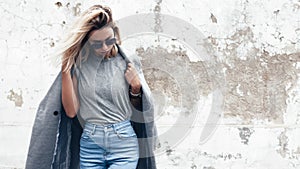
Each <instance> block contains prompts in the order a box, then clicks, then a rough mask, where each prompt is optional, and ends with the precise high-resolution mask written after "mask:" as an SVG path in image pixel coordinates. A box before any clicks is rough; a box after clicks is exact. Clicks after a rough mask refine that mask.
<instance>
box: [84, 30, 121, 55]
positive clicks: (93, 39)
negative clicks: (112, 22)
mask: <svg viewBox="0 0 300 169" xmlns="http://www.w3.org/2000/svg"><path fill="white" fill-rule="evenodd" d="M89 43H90V45H91V47H92V48H93V49H94V50H95V53H96V55H98V56H105V55H106V54H107V53H109V52H110V50H111V49H112V47H113V45H114V44H115V43H116V39H115V37H114V32H113V29H112V28H111V27H104V28H102V29H98V30H94V31H92V32H91V35H90V38H89Z"/></svg>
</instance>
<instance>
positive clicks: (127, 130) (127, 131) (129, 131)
mask: <svg viewBox="0 0 300 169" xmlns="http://www.w3.org/2000/svg"><path fill="white" fill-rule="evenodd" d="M115 133H116V134H117V136H118V137H119V138H121V139H126V138H136V134H135V132H134V130H133V128H132V126H131V125H128V126H124V127H121V128H118V129H115Z"/></svg>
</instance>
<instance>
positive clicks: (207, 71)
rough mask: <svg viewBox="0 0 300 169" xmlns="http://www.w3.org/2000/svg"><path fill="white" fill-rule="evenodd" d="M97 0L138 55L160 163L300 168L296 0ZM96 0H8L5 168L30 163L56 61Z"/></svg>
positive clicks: (1, 85) (2, 28) (2, 11)
mask: <svg viewBox="0 0 300 169" xmlns="http://www.w3.org/2000/svg"><path fill="white" fill-rule="evenodd" d="M97 3H99V4H104V5H108V6H110V7H111V8H112V10H113V12H114V13H113V14H114V17H115V20H118V21H119V22H120V26H121V33H122V31H123V38H124V41H123V46H124V47H125V48H127V49H129V50H131V51H132V52H136V53H137V54H138V55H139V56H140V57H141V59H142V63H143V65H144V71H145V72H144V73H145V75H146V78H147V80H148V82H149V84H150V87H151V89H152V91H153V93H154V96H155V98H156V102H157V109H156V110H157V111H156V113H157V114H156V115H157V116H156V117H157V118H156V121H157V126H158V132H159V134H160V137H161V139H160V144H159V147H158V154H157V157H158V158H157V163H158V168H159V169H162V168H166V169H167V168H168V169H176V168H178V169H179V168H182V169H187V168H192V169H196V168H200V169H224V168H231V169H241V168H247V169H267V168H268V169H298V168H300V109H299V107H300V94H299V92H300V80H299V74H300V71H299V68H300V1H299V0H272V1H271V0H197V1H195V0H194V1H192V0H147V1H137V0H127V1H121V0H99V1H97ZM93 4H95V1H93V0H89V1H87V0H81V1H68V0H63V1H50V0H48V1H37V0H19V1H5V0H0V23H1V24H0V51H1V52H0V67H1V69H0V136H1V137H0V138H1V139H0V168H1V169H2V168H5V169H6V168H24V163H25V160H26V153H27V149H28V144H29V140H30V134H31V127H32V125H33V120H34V117H35V111H36V109H37V106H38V104H39V102H40V101H41V99H42V98H43V96H44V95H45V94H46V92H47V90H48V88H49V87H50V85H51V82H52V81H53V80H54V78H55V76H56V74H57V72H58V71H59V66H57V65H54V64H52V62H51V61H49V60H53V59H49V58H51V56H53V53H54V52H55V47H56V46H57V44H58V42H59V41H60V39H61V35H62V34H63V31H64V30H65V28H66V27H67V25H68V24H69V23H71V22H72V20H73V19H74V18H75V16H77V15H78V14H79V13H80V12H81V11H83V10H85V9H87V8H88V7H89V6H91V5H93ZM142 14H147V15H142ZM145 16H150V17H145ZM126 17H127V18H126ZM136 17H137V19H141V18H142V21H141V22H139V23H138V24H131V22H129V21H132V19H134V18H136ZM143 17H144V18H145V19H143ZM174 18H175V20H172V19H174ZM149 23H150V24H149ZM142 27H145V29H140V28H142ZM181 28H183V29H181ZM145 30H147V31H145ZM130 31H133V32H134V31H136V32H138V31H140V32H139V34H132V33H130ZM143 31H144V32H143ZM174 131H175V132H174ZM177 136H178V137H177Z"/></svg>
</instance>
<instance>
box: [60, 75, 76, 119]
mask: <svg viewBox="0 0 300 169" xmlns="http://www.w3.org/2000/svg"><path fill="white" fill-rule="evenodd" d="M77 96H78V91H77V78H76V75H75V74H74V75H73V78H72V77H71V73H70V71H65V72H62V104H63V107H64V109H65V111H66V114H67V116H68V117H70V118H73V117H75V116H76V114H77V111H78V109H79V101H78V97H77Z"/></svg>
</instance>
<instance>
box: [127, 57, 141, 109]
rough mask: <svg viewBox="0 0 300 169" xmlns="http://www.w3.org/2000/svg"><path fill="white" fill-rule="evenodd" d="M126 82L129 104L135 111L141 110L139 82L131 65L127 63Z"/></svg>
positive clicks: (136, 73)
mask: <svg viewBox="0 0 300 169" xmlns="http://www.w3.org/2000/svg"><path fill="white" fill-rule="evenodd" d="M125 77H126V80H127V82H128V83H129V85H130V86H129V97H130V102H131V104H132V105H133V106H134V107H135V108H136V109H137V110H140V111H141V110H142V97H141V94H142V93H141V92H142V91H141V86H142V85H141V82H140V79H139V77H138V72H137V70H136V68H135V67H134V65H133V64H132V63H128V65H127V70H126V73H125Z"/></svg>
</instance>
